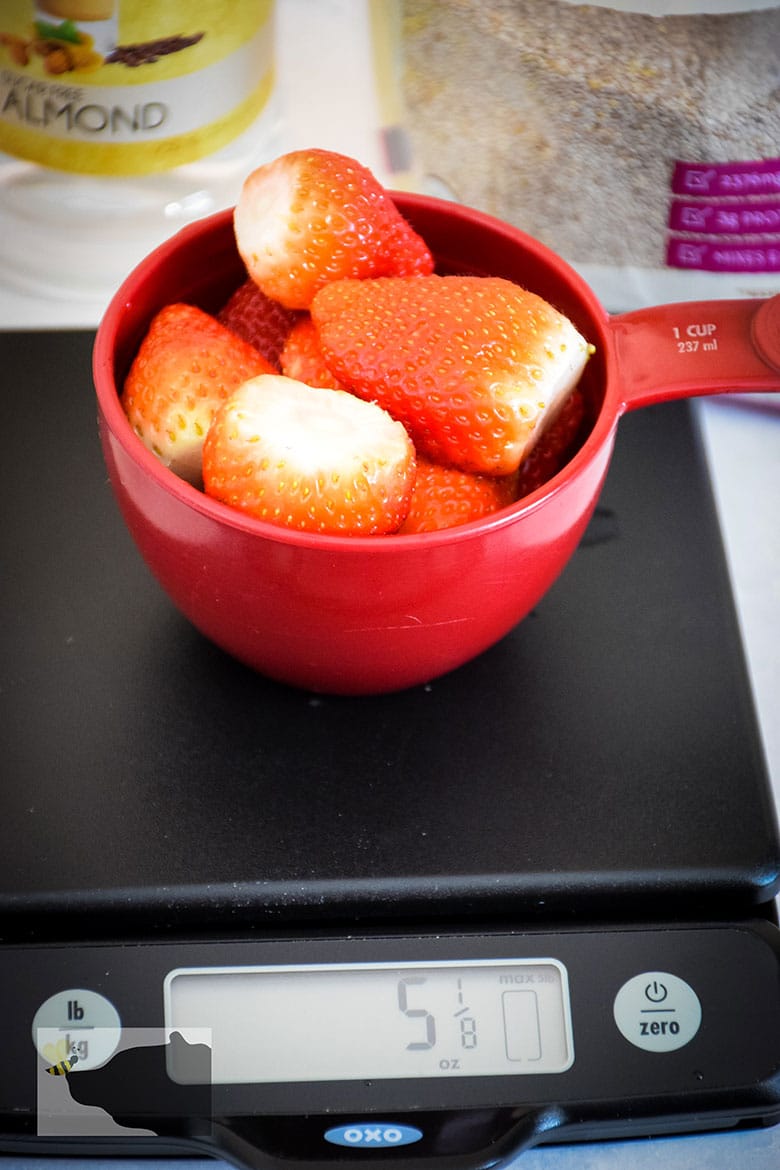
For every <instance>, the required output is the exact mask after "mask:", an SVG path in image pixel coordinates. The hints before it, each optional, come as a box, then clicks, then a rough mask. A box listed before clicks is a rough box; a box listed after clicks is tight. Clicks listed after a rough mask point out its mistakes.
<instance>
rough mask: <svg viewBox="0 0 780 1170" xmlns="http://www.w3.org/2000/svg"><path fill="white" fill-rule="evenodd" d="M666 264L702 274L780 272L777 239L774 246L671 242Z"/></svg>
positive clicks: (779, 245) (779, 243) (687, 241)
mask: <svg viewBox="0 0 780 1170" xmlns="http://www.w3.org/2000/svg"><path fill="white" fill-rule="evenodd" d="M666 263H667V264H668V265H669V267H670V268H696V269H698V270H699V271H702V272H780V240H778V241H777V243H775V244H734V243H723V244H711V243H701V244H700V243H695V242H694V241H693V240H679V239H672V240H670V241H669V245H668V247H667V251H666Z"/></svg>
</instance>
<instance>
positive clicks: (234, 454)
mask: <svg viewBox="0 0 780 1170" xmlns="http://www.w3.org/2000/svg"><path fill="white" fill-rule="evenodd" d="M414 474H415V454H414V447H413V446H412V443H411V440H410V439H409V436H408V435H407V433H406V431H405V430H404V428H403V427H402V426H401V424H400V423H397V422H395V421H394V420H393V419H392V418H390V416H389V415H388V414H387V413H386V412H385V411H383V410H382V409H381V408H380V407H378V406H375V405H374V404H373V403H370V402H363V401H361V400H360V399H359V398H355V396H354V395H352V394H348V393H346V392H345V391H344V390H330V389H323V388H321V387H313V386H306V385H304V384H303V383H302V382H297V381H295V380H294V379H292V378H286V377H283V376H282V375H276V376H273V377H269V376H267V375H265V376H262V377H259V378H253V379H251V380H250V381H249V382H245V383H244V385H243V386H240V387H239V388H238V390H236V391H235V393H234V394H233V395H232V396H231V397H230V398H229V399H228V401H227V402H225V403H224V404H223V405H222V406H221V407H220V408H219V410H218V411H217V413H216V415H215V417H214V422H213V423H212V426H211V429H210V430H209V433H208V435H207V437H206V442H205V444H204V448H203V484H204V488H205V490H206V492H207V493H208V494H209V495H210V496H213V497H215V498H216V499H218V500H221V501H222V502H223V503H226V504H229V505H231V506H232V507H234V508H238V509H240V510H241V511H243V512H245V513H248V514H249V515H251V516H256V517H258V518H260V519H261V520H267V521H270V522H271V523H272V524H280V525H283V526H286V527H289V528H296V529H300V530H302V531H307V532H320V533H337V534H341V535H345V536H360V535H366V536H368V535H374V534H382V533H386V532H394V531H396V530H397V529H398V528H399V526H400V525H401V523H402V522H403V520H404V517H405V516H406V513H407V511H408V508H409V497H410V495H411V491H412V485H413V483H414Z"/></svg>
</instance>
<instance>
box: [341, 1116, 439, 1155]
mask: <svg viewBox="0 0 780 1170" xmlns="http://www.w3.org/2000/svg"><path fill="white" fill-rule="evenodd" d="M422 1136H423V1135H422V1131H421V1130H419V1129H416V1128H415V1127H414V1126H413V1125H397V1124H395V1122H386V1121H379V1122H376V1121H374V1122H371V1123H370V1124H368V1125H366V1124H364V1123H363V1122H356V1123H351V1124H349V1125H336V1126H334V1127H333V1128H332V1129H329V1130H327V1132H326V1133H325V1140H326V1141H328V1142H332V1143H333V1145H336V1146H353V1147H360V1148H361V1149H363V1148H366V1147H373V1148H375V1149H379V1148H382V1147H384V1148H385V1149H386V1148H387V1147H388V1146H408V1145H410V1144H411V1143H412V1142H418V1141H419V1140H420V1138H421V1137H422Z"/></svg>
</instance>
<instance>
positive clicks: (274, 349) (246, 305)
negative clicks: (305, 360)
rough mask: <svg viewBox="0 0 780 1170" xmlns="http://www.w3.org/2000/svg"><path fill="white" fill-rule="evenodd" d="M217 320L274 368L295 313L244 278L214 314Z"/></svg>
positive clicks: (277, 366)
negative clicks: (257, 351)
mask: <svg viewBox="0 0 780 1170" xmlns="http://www.w3.org/2000/svg"><path fill="white" fill-rule="evenodd" d="M217 320H218V321H221V322H222V324H223V325H225V326H226V327H227V328H228V329H230V330H231V331H232V332H233V333H237V334H238V336H239V337H243V339H244V341H248V342H249V344H250V345H253V346H254V347H255V349H257V350H259V351H260V353H261V354H262V355H263V357H264V358H267V359H268V361H269V362H270V363H271V365H272V366H276V368H277V369H278V368H279V354H280V353H281V351H282V346H283V345H284V343H285V341H286V339H287V335H288V333H289V332H290V330H291V329H292V327H293V325H294V324H295V322H296V321H297V320H298V313H296V312H294V311H293V310H291V309H285V308H284V306H283V305H280V304H279V302H278V301H272V300H271V298H270V297H267V296H266V295H265V293H264V292H261V290H260V289H259V288H258V287H257V285H256V284H255V282H254V281H253V280H248V279H247V280H245V281H244V283H243V284H241V285H239V286H238V288H237V289H236V291H235V292H234V293H233V295H232V296H231V297H230V299H229V300H228V301H227V303H226V304H225V305H224V306H223V307H222V308H221V309H220V311H219V312H218V313H217Z"/></svg>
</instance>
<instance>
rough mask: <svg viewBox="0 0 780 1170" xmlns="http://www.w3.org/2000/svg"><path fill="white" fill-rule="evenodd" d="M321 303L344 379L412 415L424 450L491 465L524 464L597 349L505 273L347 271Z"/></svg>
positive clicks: (330, 354) (329, 355) (508, 468)
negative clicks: (365, 275) (352, 275)
mask: <svg viewBox="0 0 780 1170" xmlns="http://www.w3.org/2000/svg"><path fill="white" fill-rule="evenodd" d="M311 314H312V318H313V320H314V322H315V324H316V326H317V329H318V333H319V339H320V345H321V347H322V350H323V353H324V356H325V360H326V362H327V364H328V366H329V368H330V369H331V370H332V372H333V373H334V374H335V376H336V377H337V378H338V379H339V381H341V382H342V383H343V384H344V385H345V386H347V387H348V388H349V389H350V390H352V391H353V392H354V393H356V394H358V395H359V396H360V397H362V398H366V399H370V400H372V401H375V402H378V403H379V404H380V406H382V407H384V408H385V410H387V411H389V413H390V414H392V415H393V417H394V418H397V419H399V420H400V421H401V422H403V423H404V425H405V426H406V427H407V429H408V431H409V433H410V434H411V436H412V438H413V440H414V443H415V445H416V447H417V449H418V451H419V452H420V453H422V454H424V455H426V456H428V457H429V458H431V459H433V460H434V461H436V462H441V463H448V464H452V465H453V466H457V467H460V468H461V469H462V470H465V471H474V472H480V473H485V474H489V475H507V474H509V473H511V472H513V471H516V470H517V468H518V467H519V465H520V463H521V462H522V461H523V460H524V459H525V458H526V457H527V456H528V454H529V453H530V451H531V450H532V448H533V446H534V444H535V443H536V442H537V440H538V439H539V436H540V435H541V434H542V433H543V431H544V429H545V428H546V426H548V425H549V423H550V422H551V421H552V420H553V419H554V418H555V416H556V415H557V413H558V411H559V410H560V408H561V406H562V405H563V402H564V401H565V399H566V398H567V396H568V395H569V394H570V393H571V391H572V389H573V388H574V386H575V385H576V384H577V381H578V379H579V378H580V375H581V374H582V371H583V368H584V366H585V363H586V361H587V359H588V355H589V352H590V347H589V346H588V343H587V342H586V341H585V339H584V338H583V337H582V336H581V335H580V333H579V332H578V331H577V330H576V329H575V327H574V325H573V324H572V323H571V322H570V321H569V320H568V319H567V318H566V317H564V316H563V315H562V314H561V313H559V312H558V311H557V310H556V309H555V308H553V307H552V305H550V304H548V303H547V301H545V300H543V299H542V298H541V297H539V296H537V295H535V294H534V293H531V292H527V291H526V290H525V289H522V288H520V287H519V286H518V285H516V284H513V283H512V282H511V281H508V280H504V279H503V278H500V277H472V276H427V277H418V278H415V279H411V278H403V277H380V278H378V279H375V280H368V281H361V280H342V281H337V282H335V283H331V284H329V285H327V286H326V287H325V288H323V289H321V291H320V292H318V293H317V295H316V297H315V298H314V301H313V303H312V307H311Z"/></svg>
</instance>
